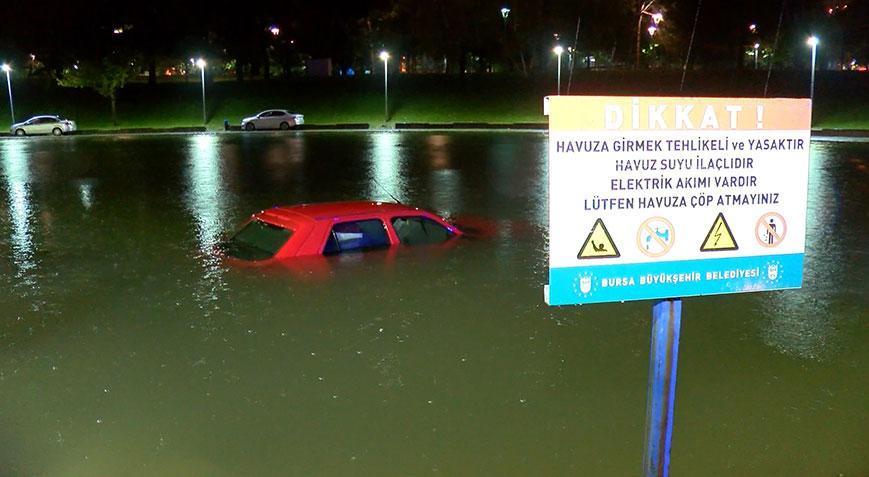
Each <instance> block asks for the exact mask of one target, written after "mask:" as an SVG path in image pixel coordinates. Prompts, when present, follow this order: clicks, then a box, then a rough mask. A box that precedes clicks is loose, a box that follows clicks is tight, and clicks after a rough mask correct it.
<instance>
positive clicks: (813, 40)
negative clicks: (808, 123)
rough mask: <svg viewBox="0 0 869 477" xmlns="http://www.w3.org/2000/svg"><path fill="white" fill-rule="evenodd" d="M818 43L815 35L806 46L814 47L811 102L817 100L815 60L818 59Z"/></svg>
mask: <svg viewBox="0 0 869 477" xmlns="http://www.w3.org/2000/svg"><path fill="white" fill-rule="evenodd" d="M818 43H820V41H819V40H818V37H816V36H815V35H812V36H810V37H809V38H808V39H807V40H806V44H807V45H809V46H811V47H812V82H811V85H810V86H809V99H811V100H814V99H815V58H817V54H818Z"/></svg>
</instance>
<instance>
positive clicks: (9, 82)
mask: <svg viewBox="0 0 869 477" xmlns="http://www.w3.org/2000/svg"><path fill="white" fill-rule="evenodd" d="M2 68H3V71H5V72H6V88H7V89H8V90H9V114H10V115H12V123H11V124H15V108H14V107H13V106H12V80H10V79H9V72H10V71H12V67H11V66H9V65H7V64H6V63H3V67H2Z"/></svg>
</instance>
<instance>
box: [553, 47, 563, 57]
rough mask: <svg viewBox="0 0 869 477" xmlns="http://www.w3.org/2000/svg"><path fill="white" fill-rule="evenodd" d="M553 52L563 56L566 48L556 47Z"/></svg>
mask: <svg viewBox="0 0 869 477" xmlns="http://www.w3.org/2000/svg"><path fill="white" fill-rule="evenodd" d="M552 52H553V53H555V54H556V55H558V56H561V54H562V53H564V48H563V47H562V46H561V45H556V46H555V48H553V49H552Z"/></svg>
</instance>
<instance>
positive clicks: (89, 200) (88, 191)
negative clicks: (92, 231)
mask: <svg viewBox="0 0 869 477" xmlns="http://www.w3.org/2000/svg"><path fill="white" fill-rule="evenodd" d="M76 186H77V187H78V195H79V198H80V199H81V205H82V207H84V208H85V210H91V208H92V207H93V206H94V181H93V179H82V180H80V181H77V183H76Z"/></svg>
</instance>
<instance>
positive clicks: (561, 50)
mask: <svg viewBox="0 0 869 477" xmlns="http://www.w3.org/2000/svg"><path fill="white" fill-rule="evenodd" d="M552 52H553V53H555V55H556V56H557V57H558V95H559V96H561V54H562V53H564V48H562V47H561V45H556V46H555V48H553V49H552Z"/></svg>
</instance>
